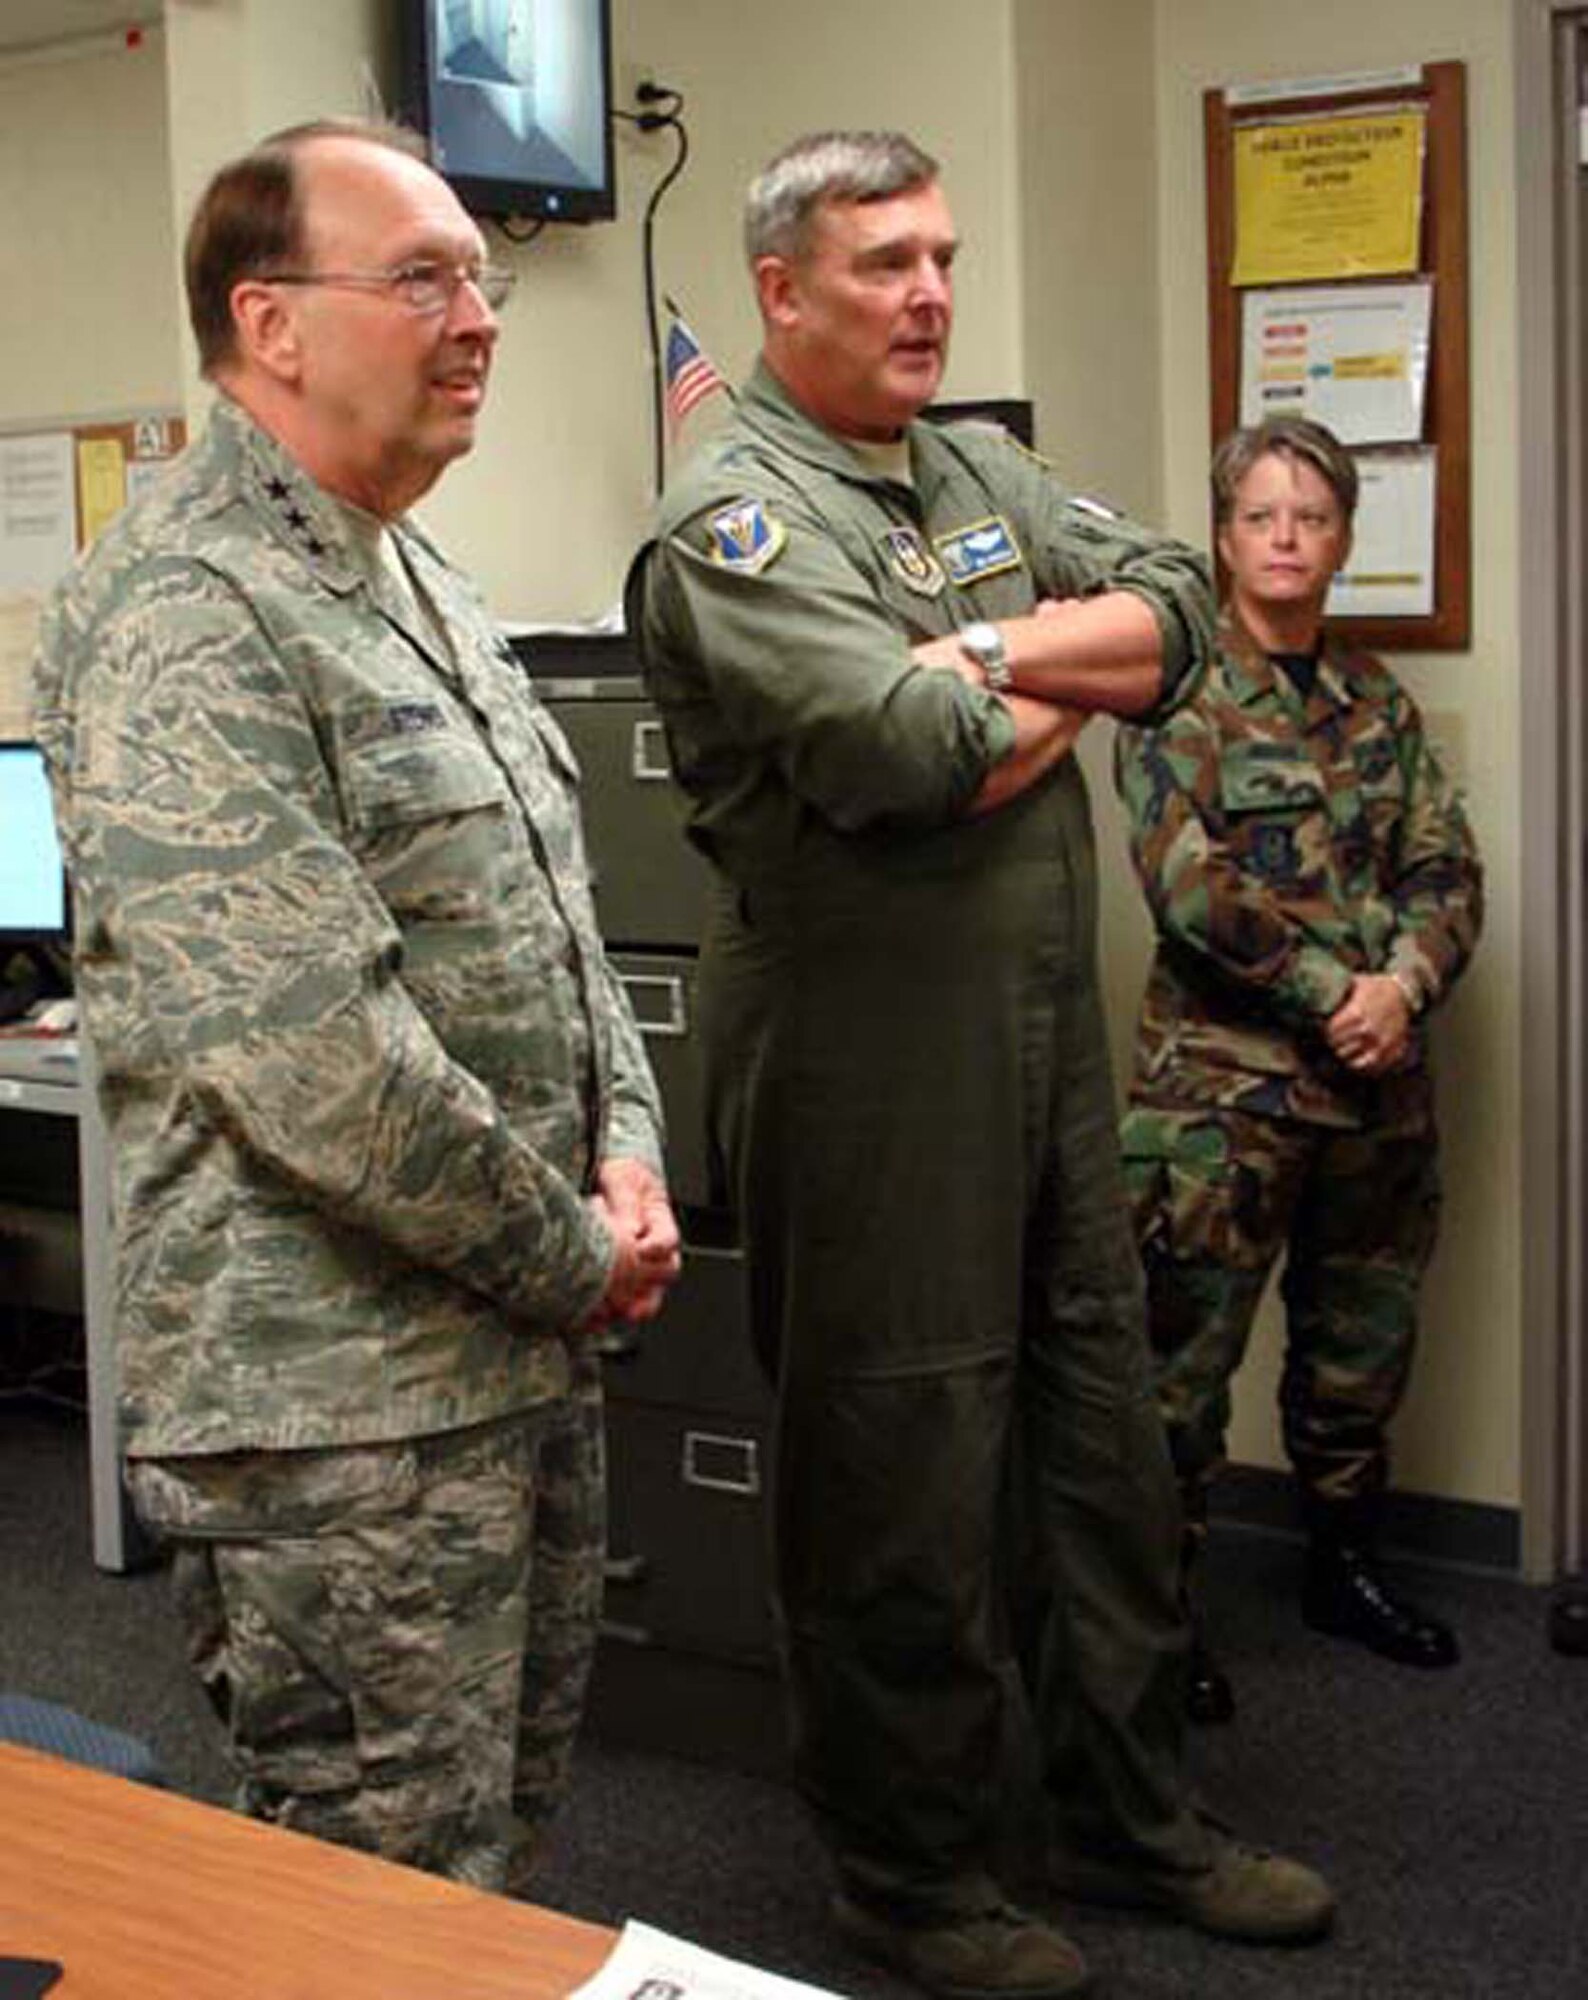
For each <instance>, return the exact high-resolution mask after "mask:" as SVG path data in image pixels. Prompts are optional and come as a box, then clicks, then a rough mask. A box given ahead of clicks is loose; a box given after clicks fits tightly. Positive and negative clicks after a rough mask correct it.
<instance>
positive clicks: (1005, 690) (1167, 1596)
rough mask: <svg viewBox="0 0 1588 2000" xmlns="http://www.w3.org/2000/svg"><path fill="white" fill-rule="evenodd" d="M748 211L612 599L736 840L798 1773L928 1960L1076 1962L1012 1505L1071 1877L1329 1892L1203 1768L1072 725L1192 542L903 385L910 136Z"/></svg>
mask: <svg viewBox="0 0 1588 2000" xmlns="http://www.w3.org/2000/svg"><path fill="white" fill-rule="evenodd" d="M746 239H747V248H748V252H749V257H750V261H751V265H752V269H753V273H754V278H755V283H756V287H757V294H758V299H759V303H760V308H761V314H762V321H763V327H764V345H763V352H762V360H761V365H760V367H759V368H758V369H757V370H756V373H755V375H754V377H753V379H752V380H751V382H750V384H749V386H748V388H747V390H746V391H745V393H744V396H743V398H742V400H741V401H740V402H739V404H738V406H737V410H736V413H735V414H734V416H733V418H732V420H731V421H730V422H729V424H728V425H727V427H726V429H725V430H724V431H723V432H722V433H721V434H720V435H718V436H717V437H716V438H714V439H713V440H712V441H711V442H710V444H709V445H708V446H706V447H705V448H704V449H703V450H702V452H701V453H700V454H699V455H698V456H697V457H696V459H695V460H694V461H693V462H692V463H691V464H689V465H688V466H687V467H686V469H685V470H684V471H683V473H682V474H681V476H680V477H679V478H678V479H677V481H676V482H675V483H674V485H673V486H672V488H671V490H670V491H669V493H668V494H667V496H666V498H665V500H664V502H663V505H662V509H661V517H660V523H659V530H658V537H657V540H656V542H655V543H654V544H653V545H652V547H651V549H650V550H649V552H648V553H647V554H646V555H645V556H644V557H642V559H641V565H640V567H639V569H638V571H637V576H636V586H637V587H636V590H635V592H634V600H633V614H634V619H635V622H636V624H637V626H638V628H639V630H640V632H641V636H642V642H643V653H644V656H645V660H646V667H647V674H648V678H649V682H650V686H651V688H652V690H653V692H654V694H655V697H656V699H657V701H658V703H659V705H660V708H661V711H662V714H663V716H664V718H665V721H666V725H667V730H668V735H669V740H670V743H671V749H672V757H673V763H674V768H675V770H676V771H677V773H678V776H679V778H680V780H681V781H682V783H683V785H684V787H685V789H686V790H687V791H688V793H689V794H690V798H691V808H692V809H691V815H690V831H691V835H692V837H693V839H694V840H695V842H696V843H697V844H698V845H699V847H700V848H701V849H702V851H703V852H704V853H705V854H706V855H707V856H708V857H709V859H710V860H711V862H712V863H713V865H714V870H715V874H716V879H717V894H716V899H715V908H714V913H713V917H712V920H711V923H710V926H709V928H708V934H707V938H706V941H705V945H704V949H703V955H702V968H701V982H702V997H701V1008H702V1024H701V1026H702V1037H703V1041H704V1045H705V1057H706V1064H707V1093H708V1098H709V1109H710V1116H711V1119H712V1125H713V1131H714V1136H715V1139H716V1141H717V1142H718V1144H719V1146H720V1148H721V1151H722V1153H723V1155H724V1157H725V1162H726V1168H727V1173H728V1176H729V1178H730V1180H731V1190H732V1195H733V1198H734V1201H735V1205H736V1207H737V1210H738V1213H739V1217H740V1222H741V1226H742V1229H743V1236H744V1243H745V1249H746V1253H747V1260H748V1267H749V1280H750V1289H751V1303H752V1325H753V1331H754V1335H755V1339H756V1341H757V1344H758V1347H759V1350H760V1352H761V1354H762V1357H763V1359H764V1360H765V1362H766V1364H767V1365H768V1367H769V1369H770V1370H771V1371H772V1372H773V1373H774V1374H775V1376H776V1378H777V1388H778V1403H777V1436H776V1445H777V1485H776V1493H775V1499H774V1515H775V1527H774V1543H775V1563H776V1577H777V1590H778V1598H779V1608H780V1613H781V1621H782V1628H783V1635H784V1641H785V1649H786V1659H787V1668H788V1675H789V1685H790V1695H791V1708H792V1720H793V1742H794V1759H795V1769H796V1777H797V1782H798V1784H799V1786H800V1788H801V1790H802V1792H803V1794H804V1796H805V1798H806V1799H807V1801H808V1802H809V1804H810V1805H811V1807H812V1808H813V1810H814V1813H815V1816H816V1819H817V1823H818V1825H819V1827H820V1829H821V1831H822V1834H823V1836H824V1838H825V1840H826V1842H827V1844H828V1846H829V1848H830V1850H831V1852H832V1855H833V1857H834V1860H835V1863H836V1867H837V1873H838V1877H839V1883H840V1891H839V1895H838V1897H837V1898H836V1900H835V1903H834V1912H835V1917H836V1919H837V1921H838V1923H839V1924H840V1926H841V1927H842V1928H843V1930H844V1931H845V1933H846V1935H848V1936H849V1937H850V1939H851V1940H852V1941H853V1942H855V1943H856V1944H857V1945H858V1946H859V1948H860V1949H862V1950H863V1951H865V1952H867V1953H868V1954H870V1955H871V1956H873V1957H876V1958H878V1959H880V1960H882V1961H883V1962H885V1963H888V1964H890V1965H892V1966H894V1967H895V1968H897V1969H899V1970H901V1971H903V1972H904V1973H905V1974H906V1975H907V1976H908V1977H910V1978H912V1979H914V1980H916V1981H917V1982H918V1983H919V1984H921V1985H923V1986H925V1987H927V1988H929V1989H932V1990H935V1991H938V1992H943V1993H951V1994H957V1995H976V1994H986V1995H1007V1994H1023V1995H1037V1994H1059V1993H1070V1992H1077V1991H1080V1990H1081V1989H1082V1988H1083V1987H1084V1985H1085V1984H1086V1981H1087V1974H1086V1970H1085V1967H1084V1965H1083V1962H1082V1960H1081V1958H1080V1955H1079V1953H1078V1952H1076V1951H1075V1949H1074V1947H1073V1946H1072V1945H1070V1944H1069V1942H1068V1941H1067V1940H1066V1939H1065V1938H1064V1936H1063V1935H1062V1933H1061V1932H1060V1931H1058V1930H1057V1929H1056V1928H1055V1927H1054V1926H1053V1925H1052V1924H1050V1923H1048V1922H1046V1921H1044V1920H1043V1919H1041V1918H1040V1917H1038V1916H1036V1915H1032V1914H1029V1913H1027V1912H1025V1911H1023V1910H1021V1909H1019V1908H1017V1907H1015V1906H1013V1905H1011V1904H1010V1903H1009V1902H1008V1901H1007V1900H1006V1898H1005V1896H1004V1894H1003V1892H1002V1891H1001V1890H1000V1889H999V1888H998V1887H997V1886H995V1884H994V1882H993V1881H992V1879H991V1878H990V1876H989V1874H988V1844H989V1836H990V1826H989V1823H990V1821H991V1819H992V1816H993V1806H994V1803H995V1789H996V1786H997V1783H998V1777H999V1773H998V1769H997V1757H998V1748H999V1739H1000V1686H1001V1684H1000V1674H999V1646H998V1636H997V1634H998V1604H997V1596H998V1584H999V1582H1000V1581H1002V1580H1007V1565H1008V1563H1009V1561H1010V1560H1011V1559H1012V1553H1013V1550H1014V1548H1015V1547H1017V1546H1018V1547H1020V1548H1021V1549H1024V1550H1030V1551H1034V1552H1035V1556H1034V1560H1035V1561H1036V1562H1037V1563H1038V1564H1039V1565H1040V1568H1041V1571H1042V1576H1043V1580H1044V1582H1045V1583H1046V1585H1047V1586H1049V1587H1050V1588H1051V1592H1052V1598H1053V1602H1054V1606H1055V1611H1054V1616H1053V1618H1052V1621H1051V1624H1050V1627H1049V1629H1048V1630H1047V1632H1046V1634H1045V1643H1044V1645H1043V1648H1042V1650H1043V1662H1042V1677H1041V1685H1040V1687H1039V1688H1038V1689H1037V1691H1036V1695H1035V1706H1036V1710H1037V1716H1038V1729H1039V1735H1040V1742H1041V1754H1042V1759H1043V1772H1042V1775H1043V1779H1044V1781H1045V1784H1046V1788H1047V1791H1048V1794H1049V1796H1050V1797H1051V1800H1052V1805H1053V1816H1054V1817H1053V1833H1054V1836H1055V1840H1054V1846H1053V1850H1052V1852H1051V1854H1050V1855H1048V1856H1046V1857H1045V1859H1046V1862H1047V1865H1048V1867H1049V1869H1050V1871H1051V1876H1052V1880H1053V1882H1054V1883H1055V1884H1056V1885H1058V1886H1059V1887H1060V1888H1061V1889H1063V1890H1065V1891H1070V1892H1074V1893H1076V1894H1081V1895H1092V1896H1099V1897H1104V1898H1107V1899H1111V1900H1122V1901H1126V1902H1135V1903H1141V1904H1147V1905H1151V1906H1154V1907H1158V1908H1162V1909H1164V1910H1167V1911H1169V1912H1170V1913H1172V1914H1174V1915H1176V1916H1178V1917H1180V1918H1182V1919H1184V1920H1185V1921H1187V1922H1189V1923H1192V1924H1195V1925H1198V1926H1200V1927H1202V1928H1204V1929H1207V1930H1210V1931H1215V1932H1219V1933H1223V1934H1226V1935H1232V1936H1244V1937H1266V1938H1274V1937H1287V1938H1294V1937H1304V1936H1314V1935H1316V1934H1317V1933H1318V1932H1320V1931H1321V1930H1322V1929H1324V1928H1325V1927H1326V1925H1327V1923H1328V1919H1329V1914H1330V1908H1331V1904H1330V1898H1329V1893H1328V1891H1327V1889H1326V1888H1325V1886H1324V1885H1323V1883H1322V1882H1321V1881H1320V1880H1319V1879H1318V1878H1317V1877H1316V1876H1315V1875H1313V1874H1312V1872H1311V1871H1310V1870H1307V1869H1304V1868H1302V1867H1300V1866H1298V1865H1297V1864H1295V1863H1292V1862H1287V1861H1284V1860H1282V1859H1280V1858H1279V1857H1276V1856H1273V1855H1267V1854H1258V1853H1255V1852H1253V1851H1252V1850H1250V1849H1248V1848H1245V1847H1242V1846H1241V1845H1240V1844H1239V1843H1237V1842H1235V1841H1233V1840H1231V1839H1230V1838H1229V1837H1228V1836H1226V1835H1224V1834H1222V1833H1217V1832H1215V1831H1214V1830H1213V1829H1212V1828H1210V1827H1209V1826H1208V1825H1207V1824H1206V1823H1205V1822H1204V1821H1203V1820H1202V1819H1201V1818H1200V1817H1199V1816H1198V1815H1197V1814H1196V1813H1195V1812H1194V1811H1193V1810H1192V1808H1191V1806H1190V1804H1189V1802H1188V1799H1187V1795H1186V1787H1185V1781H1184V1777H1183V1774H1182V1768H1181V1748H1182V1742H1181V1730H1182V1722H1183V1717H1182V1715H1181V1711H1180V1700H1179V1691H1180V1672H1181V1665H1182V1658H1183V1647H1184V1630H1183V1626H1182V1622H1181V1618H1180V1614H1179V1608H1178V1604H1177V1596H1176V1578H1175V1564H1176V1546H1177V1539H1178V1525H1177V1519H1178V1517H1177V1508H1176V1504H1175V1495H1174V1488H1173V1481H1172V1475H1171V1472H1170V1467H1169V1462H1168V1458H1167V1454H1166V1452H1165V1448H1164V1441H1163V1435H1162V1430H1161V1427H1160V1425H1159V1423H1158V1420H1157V1417H1156V1414H1155V1412H1154V1410H1153V1407H1152V1397H1151V1391H1150V1383H1149V1379H1148V1368H1147V1352H1146V1342H1145V1334H1144V1328H1143V1321H1142V1311H1141V1283H1140V1273H1139V1270H1138V1268H1137V1264H1136V1259H1135V1254H1134V1249H1133V1245H1132V1243H1131V1240H1130V1234H1129V1230H1128V1227H1127V1221H1126V1215H1125V1210H1124V1207H1123V1200H1122V1190H1121V1186H1120V1181H1119V1174H1118V1154H1117V1146H1116V1133H1115V1113H1114V1108H1113V1095H1112V1091H1111V1088H1110V1082H1109V1073H1108V1061H1107V1054H1106V1048H1105V1042H1104V1034H1103V1024H1102V1019H1101V1014H1100V1009H1099V1000H1098V990H1097V982H1096V970H1095V963H1094V957H1095V941H1094V930H1095V921H1094V920H1095V904H1096V879H1095V865H1094V859H1093V852H1092V835H1091V828H1090V823H1089V818H1088V809H1087V801H1086V795H1085V789H1084V785H1083V781H1082V778H1081V775H1080V772H1079V769H1078V768H1077V765H1076V763H1075V761H1074V759H1073V758H1072V757H1071V756H1070V755H1069V754H1068V753H1069V751H1070V748H1071V745H1072V743H1073V741H1074V738H1075V735H1076V733H1077V729H1078V725H1079V722H1080V721H1081V720H1082V719H1083V717H1084V712H1085V711H1087V710H1090V709H1096V708H1103V709H1110V708H1113V709H1120V710H1127V711H1131V712H1140V711H1144V710H1147V709H1149V708H1151V707H1152V706H1153V705H1154V704H1155V703H1158V702H1160V701H1163V700H1166V699H1168V698H1170V697H1172V695H1173V693H1174V692H1175V691H1176V689H1177V688H1178V687H1179V686H1180V684H1181V682H1182V681H1183V679H1184V678H1185V677H1186V676H1187V675H1188V674H1191V673H1193V672H1194V671H1195V670H1196V669H1197V668H1198V667H1199V666H1200V664H1201V663H1202V661H1203V659H1204V658H1205V657H1206V653H1207V649H1208V644H1209V639H1210V627H1211V605H1210V601H1209V597H1208V590H1207V580H1206V573H1205V569H1204V567H1203V565H1202V563H1201V562H1200V561H1199V559H1198V558H1197V557H1196V556H1195V555H1194V554H1193V553H1192V552H1191V551H1189V550H1187V549H1185V548H1182V547H1180V546H1178V545H1176V544H1174V543H1171V542H1168V541H1166V540H1164V539H1163V538H1162V537H1160V536H1157V535H1154V534H1150V533H1148V532H1146V531H1145V530H1143V529H1141V528H1138V527H1134V526H1132V525H1131V524H1130V523H1128V522H1126V521H1122V520H1119V519H1117V518H1116V517H1114V516H1112V515H1111V514H1109V513H1108V511H1107V510H1106V509H1102V508H1099V507H1097V506H1095V505H1093V504H1091V503H1089V502H1086V501H1083V500H1078V499H1075V498H1073V497H1072V496H1071V495H1069V494H1068V493H1066V491H1065V490H1064V489H1063V488H1062V487H1061V486H1060V484H1059V482H1058V480H1057V479H1056V478H1055V477H1054V476H1053V474H1052V473H1051V472H1050V471H1049V470H1048V469H1047V468H1046V467H1045V466H1043V465H1042V464H1041V463H1039V462H1038V461H1037V460H1036V459H1034V458H1032V457H1031V456H1030V455H1029V454H1026V453H1024V452H1022V451H1021V450H1020V449H1019V448H1018V447H1016V446H1014V445H1013V444H1011V443H1010V442H1009V441H1008V440H1006V439H1005V438H1004V437H1003V436H1002V435H1001V434H996V433H994V432H992V431H990V430H987V429H984V428H983V429H967V430H963V431H959V432H955V433H953V434H950V433H946V432H942V431H937V430H934V429H932V428H930V427H922V426H920V425H917V424H916V423H914V422H913V421H912V420H913V419H914V418H915V417H916V415H917V414H918V412H919V411H920V410H921V408H922V407H923V405H925V404H926V403H927V402H928V401H930V399H931V398H932V396H933V395H934V393H935V392H936V390H937V387H938V383H939V380H940V378H941V375H942V370H943V364H944V356H945V351H946V345H947V340H948V333H949V322H950V318H951V307H952V283H951V265H952V261H953V257H954V251H955V237H954V231H953V224H952V221H951V219H950V216H949V212H948V208H947V204H946V202H945V200H944V196H943V193H942V190H941V188H940V187H939V185H938V181H937V173H936V167H935V164H934V163H933V162H932V161H931V160H930V159H929V158H927V157H926V156H925V155H924V154H922V153H921V152H920V151H919V150H918V149H917V148H916V147H915V146H914V145H913V144H911V143H910V142H909V141H908V140H907V139H904V138H902V137H900V136H897V135H891V134H866V133H861V134H836V135H824V136H818V137H816V138H813V139H809V140H806V141H802V142H800V143H799V144H797V145H795V146H794V147H792V148H791V149H790V150H789V151H788V152H787V153H785V154H784V155H782V156H780V158H779V159H778V160H777V161H775V162H774V163H773V164H772V165H771V166H770V167H769V168H768V169H767V170H766V172H765V173H764V174H763V175H762V176H761V177H760V178H759V180H758V181H757V182H756V184H755V186H754V187H753V188H752V190H751V193H750V199H749V208H748V213H747V219H746ZM1016 1464H1018V1466H1019V1468H1020V1477H1019V1480H1018V1482H1017V1481H1016V1478H1015V1474H1014V1467H1015V1465H1016ZM1017 1485H1018V1491H1017V1490H1016V1487H1017ZM1005 1502H1009V1503H1011V1505H1012V1508H1013V1510H1014V1511H1015V1513H1016V1514H1017V1516H1018V1521H1017V1524H1016V1525H1017V1528H1018V1531H1019V1532H1018V1535H1017V1536H1016V1537H1006V1536H1005V1534H1004V1533H1003V1530H1004V1528H1005V1527H1006V1526H1007V1525H1008V1524H1007V1522H1006V1521H1005V1520H1004V1519H1003V1518H1002V1516H1001V1506H1002V1504H1003V1503H1005ZM1019 1581H1020V1582H1021V1583H1022V1584H1025V1583H1029V1582H1032V1581H1034V1579H1032V1578H1030V1577H1022V1578H1020V1579H1019Z"/></svg>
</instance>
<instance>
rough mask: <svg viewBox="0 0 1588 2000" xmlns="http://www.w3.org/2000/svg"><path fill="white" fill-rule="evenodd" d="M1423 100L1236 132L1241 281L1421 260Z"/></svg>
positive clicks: (1235, 275) (1360, 270)
mask: <svg viewBox="0 0 1588 2000" xmlns="http://www.w3.org/2000/svg"><path fill="white" fill-rule="evenodd" d="M1427 125H1428V120H1427V114H1426V112H1425V111H1424V110H1423V109H1422V108H1421V106H1416V105H1408V106H1402V107H1399V108H1397V109H1393V110H1386V111H1375V112H1355V113H1352V114H1350V115H1349V116H1342V117H1335V118H1312V119H1304V118H1298V119H1292V120H1286V121H1280V122H1277V123H1274V124H1267V125H1241V126H1238V127H1237V128H1236V131H1235V268H1234V270H1233V271H1232V272H1231V274H1230V282H1231V283H1232V284H1235V285H1285V284H1297V283H1301V282H1304V281H1306V280H1309V279H1315V278H1364V277H1387V276H1389V275H1391V274H1392V273H1394V272H1399V271H1415V270H1416V268H1417V234H1418V228H1419V226H1420V223H1421V220H1422V196H1423V159H1424V156H1425V153H1426V150H1427Z"/></svg>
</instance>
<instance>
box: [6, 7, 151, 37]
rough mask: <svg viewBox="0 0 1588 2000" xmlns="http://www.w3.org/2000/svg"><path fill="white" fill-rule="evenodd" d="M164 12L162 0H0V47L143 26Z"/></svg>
mask: <svg viewBox="0 0 1588 2000" xmlns="http://www.w3.org/2000/svg"><path fill="white" fill-rule="evenodd" d="M164 12H165V7H164V4H163V0H0V49H18V48H31V47H33V46H35V45H36V44H38V43H41V42H59V41H65V40H68V39H70V38H72V37H75V36H77V35H98V34H104V33H106V32H107V31H109V30H111V29H115V28H126V27H132V26H140V25H143V26H146V25H147V24H148V23H149V22H151V21H158V20H159V18H160V16H161V15H162V14H163V13H164Z"/></svg>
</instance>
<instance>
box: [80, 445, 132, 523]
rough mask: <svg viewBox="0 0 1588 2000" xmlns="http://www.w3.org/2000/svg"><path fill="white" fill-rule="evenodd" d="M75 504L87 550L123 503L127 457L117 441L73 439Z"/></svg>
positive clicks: (124, 498)
mask: <svg viewBox="0 0 1588 2000" xmlns="http://www.w3.org/2000/svg"><path fill="white" fill-rule="evenodd" d="M77 502H78V506H79V508H80V509H81V512H82V524H83V534H82V542H83V547H84V548H87V546H88V544H89V543H90V542H92V541H94V540H95V539H96V538H97V537H98V536H99V534H100V532H101V530H103V529H104V528H106V527H108V526H109V525H110V523H111V522H112V521H113V520H114V519H115V517H116V516H117V515H118V514H119V513H120V512H121V510H122V508H123V507H125V506H126V504H127V454H126V451H125V449H124V447H123V445H122V442H121V439H120V438H115V437H86V438H79V439H78V440H77Z"/></svg>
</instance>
